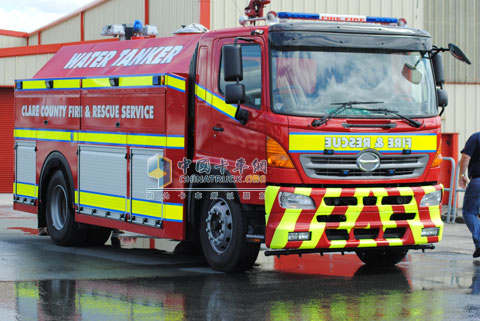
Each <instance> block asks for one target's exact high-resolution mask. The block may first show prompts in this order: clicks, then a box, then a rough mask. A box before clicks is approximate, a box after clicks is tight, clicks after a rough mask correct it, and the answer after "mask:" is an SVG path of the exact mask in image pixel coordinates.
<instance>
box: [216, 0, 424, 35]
mask: <svg viewBox="0 0 480 321" xmlns="http://www.w3.org/2000/svg"><path fill="white" fill-rule="evenodd" d="M423 1H424V0H402V1H399V0H294V1H293V0H273V1H272V3H271V4H270V5H268V6H267V11H269V10H274V11H295V12H314V13H335V14H358V15H379V16H385V17H403V18H405V19H407V22H408V25H409V26H410V27H415V28H423V10H424V5H423ZM247 4H248V1H247V0H211V17H212V22H211V26H212V29H221V28H227V27H238V26H239V24H238V19H239V18H240V16H242V15H243V14H244V8H245V6H246V5H247Z"/></svg>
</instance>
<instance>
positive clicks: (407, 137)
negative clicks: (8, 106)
mask: <svg viewBox="0 0 480 321" xmlns="http://www.w3.org/2000/svg"><path fill="white" fill-rule="evenodd" d="M268 2H269V1H258V0H253V1H251V3H250V5H249V7H248V8H247V16H248V17H247V18H246V19H243V21H242V22H243V24H244V26H242V27H238V28H231V29H225V30H216V31H208V32H207V30H205V28H203V27H202V26H199V25H190V26H187V27H185V28H182V29H180V30H178V31H177V32H176V33H175V35H174V36H172V37H167V38H151V37H147V38H145V39H138V38H142V37H139V35H141V34H142V32H143V31H142V29H141V28H139V26H138V24H136V25H135V26H134V27H128V26H127V27H125V25H124V26H121V25H110V26H108V27H107V28H106V29H105V30H104V31H105V33H106V34H116V35H120V36H121V38H125V39H130V40H125V41H114V42H104V43H95V44H84V45H76V46H66V47H63V48H62V49H61V50H60V51H59V52H58V53H57V54H56V55H55V56H54V57H53V58H52V59H51V60H50V61H49V62H48V63H47V64H46V65H45V66H44V67H43V68H42V69H41V70H40V71H39V72H38V73H37V74H36V75H35V76H34V77H33V78H32V79H25V80H17V81H16V84H15V108H16V109H15V111H16V114H15V115H16V116H15V117H16V118H15V131H14V137H15V177H14V185H13V192H14V208H15V209H16V210H21V211H27V212H31V213H36V214H37V215H38V224H39V227H45V226H47V227H48V232H49V234H50V237H51V239H52V240H53V242H55V243H56V244H58V245H61V246H81V245H100V244H104V243H105V242H106V241H107V240H108V237H109V236H110V233H111V230H112V229H119V230H126V231H132V232H136V233H143V234H146V235H150V236H152V237H160V238H168V239H174V240H181V241H183V244H190V245H192V246H198V247H200V246H201V250H202V252H203V254H204V256H205V258H206V260H207V261H208V263H209V264H210V265H211V266H212V267H213V268H215V269H218V270H221V271H242V270H246V269H248V268H250V267H251V266H252V265H253V264H254V262H255V260H256V258H257V256H258V253H259V249H260V245H261V243H265V245H266V246H267V248H268V250H267V251H266V252H265V254H266V255H287V254H303V253H324V252H332V251H340V252H344V251H355V252H356V254H357V255H358V256H359V258H360V259H361V260H362V261H364V262H365V263H367V264H373V265H392V264H396V263H397V262H399V261H400V260H401V259H402V258H403V257H404V256H405V255H406V253H407V251H408V250H409V249H427V248H433V245H432V243H434V242H438V241H440V239H441V236H442V229H443V224H442V221H441V216H440V214H441V213H440V203H441V198H442V186H441V185H439V184H438V176H439V171H440V169H439V165H440V162H441V153H440V149H439V148H440V124H441V123H440V117H439V112H438V107H441V110H442V111H443V108H444V107H445V106H446V105H447V95H446V92H445V91H444V90H443V89H442V86H443V82H444V80H443V69H442V60H441V54H440V52H441V51H447V50H450V51H451V52H452V53H453V54H454V56H455V57H457V58H459V59H461V60H463V61H466V62H468V59H467V58H466V57H465V56H464V55H463V53H462V52H461V50H460V49H458V48H457V47H456V46H454V45H449V48H439V47H435V46H432V43H431V38H430V35H429V34H428V33H427V32H425V31H422V30H418V29H409V28H406V27H405V26H404V24H405V21H404V20H402V19H399V20H397V19H394V18H381V17H368V16H367V17H366V16H340V15H323V14H297V13H288V12H279V13H275V12H269V13H268V14H267V17H266V18H262V17H261V16H262V12H263V6H264V5H265V4H266V3H268ZM262 19H263V20H266V23H265V24H263V23H260V24H262V25H255V22H257V24H258V21H259V20H262ZM317 20H318V21H317ZM325 20H327V21H325ZM148 28H149V27H146V28H145V29H143V30H147V32H146V33H148V34H150V33H149V32H148V30H150V29H148ZM132 33H133V35H134V37H132ZM135 35H136V37H135ZM135 38H136V39H135Z"/></svg>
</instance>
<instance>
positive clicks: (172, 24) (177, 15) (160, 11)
mask: <svg viewBox="0 0 480 321" xmlns="http://www.w3.org/2000/svg"><path fill="white" fill-rule="evenodd" d="M149 3H150V5H149V11H150V22H149V23H150V24H151V25H155V26H157V28H158V36H159V37H167V36H171V35H172V33H173V32H174V31H175V30H177V29H179V28H181V26H182V25H188V24H190V23H194V22H197V23H198V22H199V21H200V15H199V8H198V0H175V1H165V0H164V1H159V0H150V2H149ZM172 13H174V14H172Z"/></svg>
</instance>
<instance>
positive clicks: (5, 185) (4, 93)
mask: <svg viewBox="0 0 480 321" xmlns="http://www.w3.org/2000/svg"><path fill="white" fill-rule="evenodd" d="M0 113H1V115H2V117H0V153H1V154H0V155H1V159H2V161H1V162H0V193H11V192H12V182H13V121H14V109H13V89H12V88H0Z"/></svg>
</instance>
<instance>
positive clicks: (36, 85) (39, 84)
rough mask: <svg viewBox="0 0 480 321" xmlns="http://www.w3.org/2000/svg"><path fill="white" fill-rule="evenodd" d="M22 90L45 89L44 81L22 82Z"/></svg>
mask: <svg viewBox="0 0 480 321" xmlns="http://www.w3.org/2000/svg"><path fill="white" fill-rule="evenodd" d="M22 89H47V85H46V84H45V80H23V81H22Z"/></svg>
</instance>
